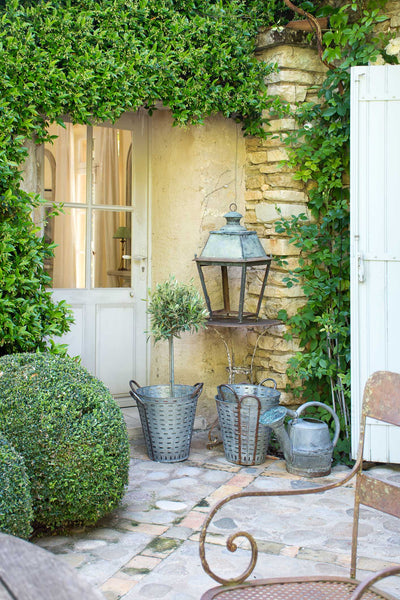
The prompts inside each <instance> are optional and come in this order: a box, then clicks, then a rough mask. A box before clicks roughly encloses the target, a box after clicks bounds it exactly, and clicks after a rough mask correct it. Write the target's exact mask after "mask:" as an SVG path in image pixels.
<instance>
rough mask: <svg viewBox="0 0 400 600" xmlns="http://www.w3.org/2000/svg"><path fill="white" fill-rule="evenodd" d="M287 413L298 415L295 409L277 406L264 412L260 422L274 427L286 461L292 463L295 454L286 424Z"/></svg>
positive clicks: (273, 429)
mask: <svg viewBox="0 0 400 600" xmlns="http://www.w3.org/2000/svg"><path fill="white" fill-rule="evenodd" d="M287 415H289V416H291V417H297V414H296V413H295V411H293V410H290V409H289V408H285V407H284V406H277V407H274V408H271V409H270V410H267V411H266V412H265V413H263V414H262V415H261V417H260V423H262V424H263V425H267V426H268V427H270V428H271V429H272V431H273V432H274V433H275V435H276V437H277V438H278V442H279V443H280V446H281V449H282V452H283V455H284V457H285V460H286V463H290V462H291V461H292V456H293V446H292V442H291V440H290V437H289V435H288V432H287V431H286V428H285V424H284V422H285V418H286V416H287Z"/></svg>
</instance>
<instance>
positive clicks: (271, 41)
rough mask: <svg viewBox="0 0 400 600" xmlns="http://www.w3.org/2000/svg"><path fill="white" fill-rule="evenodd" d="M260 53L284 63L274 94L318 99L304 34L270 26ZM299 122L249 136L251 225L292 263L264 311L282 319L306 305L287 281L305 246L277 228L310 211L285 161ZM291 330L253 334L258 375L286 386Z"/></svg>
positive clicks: (316, 72) (270, 289)
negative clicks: (281, 314)
mask: <svg viewBox="0 0 400 600" xmlns="http://www.w3.org/2000/svg"><path fill="white" fill-rule="evenodd" d="M258 56H259V58H260V60H265V61H268V62H276V63H277V64H278V66H279V72H278V73H275V74H273V75H272V76H271V77H270V79H269V82H268V86H269V91H270V93H273V94H278V95H279V96H280V97H281V98H282V99H283V100H286V101H287V102H289V103H290V104H291V105H294V103H296V102H304V101H312V100H315V99H316V95H315V94H316V92H315V88H314V89H313V87H312V86H318V85H319V84H321V82H322V81H323V79H324V73H325V71H326V68H325V66H324V65H323V64H322V62H321V61H320V59H319V57H318V54H317V51H316V50H315V49H314V48H312V47H310V45H309V43H308V42H307V37H306V35H305V34H304V33H302V32H299V31H291V30H287V29H285V30H282V31H273V30H269V31H266V32H265V33H262V34H261V35H260V37H259V46H258ZM266 116H267V117H268V115H266ZM294 127H295V121H294V120H293V119H290V118H284V119H282V118H271V119H270V125H269V126H268V127H267V128H268V130H269V131H270V132H272V133H273V135H272V136H269V137H268V138H267V139H265V140H261V139H257V138H249V139H247V141H246V149H247V163H246V192H245V194H246V196H245V198H246V213H245V222H246V226H247V227H248V228H249V229H255V230H256V231H257V233H258V235H259V236H260V237H261V238H262V242H263V245H264V248H265V250H266V252H267V253H269V254H272V255H273V257H274V259H279V258H282V257H286V262H287V266H286V267H284V266H279V264H278V262H277V260H274V261H273V263H272V267H271V272H270V276H269V280H268V285H267V288H266V294H265V299H266V301H265V303H264V314H263V316H264V317H267V318H271V319H276V317H277V314H278V312H279V310H281V309H285V310H286V311H287V313H288V314H289V315H290V316H291V315H294V314H295V313H296V312H297V310H298V308H299V307H301V306H302V305H303V304H304V294H303V291H302V288H301V286H300V285H294V286H293V287H291V288H288V287H286V285H285V283H284V281H283V279H284V277H285V275H286V274H287V269H289V268H290V269H292V268H294V267H296V266H297V264H298V254H299V249H298V248H296V247H295V246H293V245H292V244H290V243H289V240H288V239H287V238H286V237H285V236H284V235H282V234H278V233H277V232H276V231H275V224H276V220H277V219H278V218H279V213H278V211H277V208H278V209H279V211H280V212H281V214H282V215H283V216H284V217H288V216H290V215H292V214H300V213H306V212H307V189H306V186H305V184H304V183H303V182H301V181H296V180H295V179H293V172H292V171H290V169H289V167H288V166H286V165H284V166H282V164H281V161H282V160H284V159H285V158H287V149H286V146H285V145H284V141H283V138H284V137H285V136H286V135H287V133H288V132H289V131H291V130H293V128H294ZM255 289H256V287H255V285H253V286H250V292H252V290H254V291H255ZM254 298H255V296H254ZM285 332H286V326H285V325H283V324H281V325H275V326H272V327H270V328H269V329H268V330H267V331H266V332H265V334H264V335H262V336H261V337H259V333H258V332H257V331H253V332H250V334H249V337H248V341H249V350H250V352H251V351H252V349H254V347H255V345H256V344H257V341H258V345H257V351H256V353H255V360H254V365H255V368H254V370H255V377H256V380H257V381H261V380H262V379H263V378H265V377H273V378H274V379H275V380H276V381H277V384H278V388H279V389H280V390H284V389H285V386H286V384H287V383H288V379H287V375H286V370H287V363H288V359H289V358H290V357H291V356H293V354H294V352H296V351H297V350H298V342H297V341H296V340H292V341H286V340H285V338H284V334H285ZM292 401H293V398H292V395H291V394H290V393H285V392H282V396H281V402H282V403H284V404H290V403H291V402H292Z"/></svg>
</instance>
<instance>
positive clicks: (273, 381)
mask: <svg viewBox="0 0 400 600" xmlns="http://www.w3.org/2000/svg"><path fill="white" fill-rule="evenodd" d="M266 381H272V383H273V384H274V390H276V381H275V379H272V377H267V378H266V379H263V380H262V381H260V383H259V385H264V383H265V382H266Z"/></svg>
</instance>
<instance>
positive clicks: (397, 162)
mask: <svg viewBox="0 0 400 600" xmlns="http://www.w3.org/2000/svg"><path fill="white" fill-rule="evenodd" d="M399 190H400V66H394V65H385V66H371V67H354V68H352V73H351V195H350V213H351V372H352V379H351V395H352V440H353V448H352V453H353V457H354V456H355V455H356V452H357V441H358V432H359V426H360V409H361V402H362V394H363V389H364V386H365V383H366V381H367V379H368V377H369V375H371V374H372V373H373V372H374V371H378V370H388V371H395V372H400V348H399V340H400V318H399V307H400V235H399V222H400V201H399V200H400V198H399ZM366 434H367V435H366V446H365V453H364V458H365V459H366V460H370V461H377V462H394V463H400V432H399V428H397V427H394V426H389V425H385V424H383V423H381V422H379V421H375V420H372V419H371V420H369V422H368V423H367V431H366Z"/></svg>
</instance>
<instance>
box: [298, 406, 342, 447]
mask: <svg viewBox="0 0 400 600" xmlns="http://www.w3.org/2000/svg"><path fill="white" fill-rule="evenodd" d="M308 406H321V407H322V408H325V410H327V411H328V412H329V413H331V415H332V418H333V420H334V422H335V433H334V436H333V440H332V446H333V447H335V446H336V444H337V441H338V439H339V433H340V423H339V417H338V416H337V414H336V413H335V411H334V410H333V408H331V407H330V406H328V405H327V404H324V403H323V402H306V403H305V404H302V405H301V406H300V407H299V408H298V409H297V410H296V415H297V416H299V415H300V414H301V413H302V412H303V410H305V409H306V408H307V407H308Z"/></svg>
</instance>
